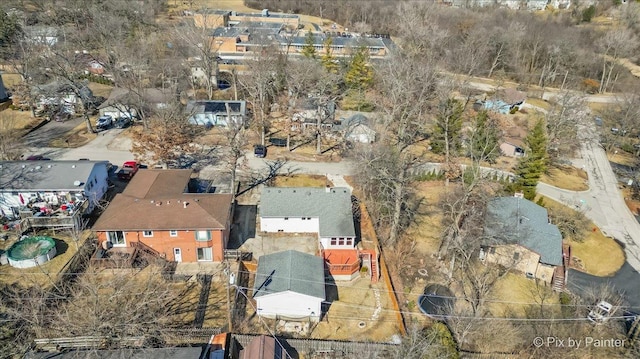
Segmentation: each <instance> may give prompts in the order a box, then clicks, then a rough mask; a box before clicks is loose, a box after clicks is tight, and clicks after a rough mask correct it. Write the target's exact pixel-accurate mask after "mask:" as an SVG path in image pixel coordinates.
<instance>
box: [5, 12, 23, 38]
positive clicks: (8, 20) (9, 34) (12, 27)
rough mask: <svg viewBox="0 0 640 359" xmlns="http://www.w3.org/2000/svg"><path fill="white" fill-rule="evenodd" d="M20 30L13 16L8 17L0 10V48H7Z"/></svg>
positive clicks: (18, 23)
mask: <svg viewBox="0 0 640 359" xmlns="http://www.w3.org/2000/svg"><path fill="white" fill-rule="evenodd" d="M21 31H22V29H21V28H20V22H19V21H18V19H17V18H16V17H15V16H11V15H8V14H7V13H6V12H5V11H4V10H3V9H1V8H0V47H8V46H9V45H11V44H12V43H13V42H14V41H15V40H16V39H17V37H18V36H19V35H20V33H21Z"/></svg>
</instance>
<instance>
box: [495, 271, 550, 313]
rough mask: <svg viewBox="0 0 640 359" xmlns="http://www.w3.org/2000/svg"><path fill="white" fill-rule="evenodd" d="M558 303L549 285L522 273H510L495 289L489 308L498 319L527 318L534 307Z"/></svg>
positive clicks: (499, 281)
mask: <svg viewBox="0 0 640 359" xmlns="http://www.w3.org/2000/svg"><path fill="white" fill-rule="evenodd" d="M558 303H559V298H558V295H557V294H556V293H554V292H553V291H552V290H551V287H550V286H549V285H545V283H543V282H541V281H538V282H536V281H535V280H532V279H528V278H527V277H525V276H524V274H522V273H508V274H507V275H506V276H504V277H503V278H501V279H500V280H498V282H497V283H496V284H495V286H494V287H493V289H492V291H491V293H490V299H489V302H488V307H489V310H490V311H491V313H492V314H493V315H494V316H496V317H501V316H513V315H516V316H525V315H526V311H527V310H530V309H531V308H532V306H539V305H540V304H558ZM545 308H549V307H545ZM558 308H559V307H558Z"/></svg>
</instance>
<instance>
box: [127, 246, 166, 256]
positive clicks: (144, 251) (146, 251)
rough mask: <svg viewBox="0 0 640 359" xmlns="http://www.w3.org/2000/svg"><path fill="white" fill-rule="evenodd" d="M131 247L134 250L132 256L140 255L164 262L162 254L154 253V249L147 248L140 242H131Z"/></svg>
mask: <svg viewBox="0 0 640 359" xmlns="http://www.w3.org/2000/svg"><path fill="white" fill-rule="evenodd" d="M131 247H133V248H135V253H134V256H135V254H141V255H144V256H146V257H151V258H154V259H156V258H157V259H162V260H166V258H165V257H164V255H163V254H162V253H160V252H158V251H156V250H155V249H153V248H151V247H149V246H148V245H146V244H144V243H142V242H131Z"/></svg>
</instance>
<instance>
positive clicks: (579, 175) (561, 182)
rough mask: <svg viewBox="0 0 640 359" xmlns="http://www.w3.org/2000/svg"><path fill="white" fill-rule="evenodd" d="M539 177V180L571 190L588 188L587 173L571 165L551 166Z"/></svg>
mask: <svg viewBox="0 0 640 359" xmlns="http://www.w3.org/2000/svg"><path fill="white" fill-rule="evenodd" d="M547 172H548V173H545V174H544V175H542V178H540V181H541V182H544V183H546V184H550V185H552V186H556V187H558V188H563V189H567V190H571V191H586V190H588V189H589V184H588V181H587V180H588V175H587V172H585V171H584V170H582V169H579V168H575V167H572V166H559V167H551V168H549V170H548V171H547Z"/></svg>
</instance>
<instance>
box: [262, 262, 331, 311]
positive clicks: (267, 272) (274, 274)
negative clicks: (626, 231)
mask: <svg viewBox="0 0 640 359" xmlns="http://www.w3.org/2000/svg"><path fill="white" fill-rule="evenodd" d="M287 291H290V292H294V293H299V294H304V295H308V296H311V297H316V298H321V299H322V300H325V299H326V298H325V291H324V263H323V261H322V258H320V257H316V256H313V255H311V254H307V253H302V252H298V251H294V250H288V251H283V252H277V253H272V254H267V255H263V256H261V257H260V258H258V269H257V271H256V279H255V283H254V285H253V297H254V298H258V297H262V296H265V295H269V294H275V293H281V292H287Z"/></svg>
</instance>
